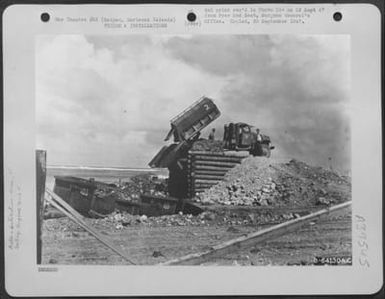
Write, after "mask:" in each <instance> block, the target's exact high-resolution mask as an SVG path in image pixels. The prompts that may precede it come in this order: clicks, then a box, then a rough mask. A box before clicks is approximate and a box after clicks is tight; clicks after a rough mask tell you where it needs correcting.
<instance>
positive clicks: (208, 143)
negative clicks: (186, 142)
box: [190, 139, 223, 152]
mask: <svg viewBox="0 0 385 299" xmlns="http://www.w3.org/2000/svg"><path fill="white" fill-rule="evenodd" d="M190 150H192V151H208V152H223V141H220V140H207V139H199V140H197V141H195V142H194V143H193V145H192V147H191V149H190Z"/></svg>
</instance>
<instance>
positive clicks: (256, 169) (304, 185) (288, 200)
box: [195, 157, 351, 206]
mask: <svg viewBox="0 0 385 299" xmlns="http://www.w3.org/2000/svg"><path fill="white" fill-rule="evenodd" d="M350 192H351V184H350V179H349V178H347V177H343V176H340V175H338V174H337V173H335V172H332V171H330V170H327V169H324V168H322V167H314V166H309V165H307V164H306V163H304V162H300V161H298V160H290V162H288V163H282V162H276V161H274V160H273V159H268V158H263V157H248V158H246V159H244V160H243V161H242V164H240V165H238V166H236V167H234V168H233V169H231V170H230V171H229V172H228V173H227V174H226V175H225V178H224V181H222V182H219V183H218V184H217V185H215V186H213V187H211V188H210V189H208V190H206V191H204V192H202V193H201V194H199V195H198V196H197V197H196V198H195V201H197V202H200V203H202V204H214V203H218V204H223V205H242V206H285V205H289V204H290V205H293V204H294V205H303V204H307V205H308V204H310V205H316V204H318V205H320V204H321V205H329V204H331V203H334V202H337V203H338V202H342V201H346V200H349V199H350V198H351V194H350Z"/></svg>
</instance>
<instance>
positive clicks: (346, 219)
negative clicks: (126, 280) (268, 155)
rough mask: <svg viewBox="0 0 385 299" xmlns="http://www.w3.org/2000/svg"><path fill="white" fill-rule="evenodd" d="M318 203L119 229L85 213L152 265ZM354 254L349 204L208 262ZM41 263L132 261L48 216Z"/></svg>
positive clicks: (308, 260)
mask: <svg viewBox="0 0 385 299" xmlns="http://www.w3.org/2000/svg"><path fill="white" fill-rule="evenodd" d="M315 209H317V207H310V208H306V209H305V208H303V207H298V208H291V209H290V210H289V211H287V210H286V211H284V210H282V209H277V208H275V209H268V208H259V209H255V210H254V211H253V212H252V213H250V210H248V209H245V208H240V209H233V210H232V211H231V212H228V211H229V210H226V211H227V212H222V214H221V212H220V211H219V212H218V214H217V215H216V216H215V218H214V219H212V218H208V219H206V220H199V221H198V222H197V223H198V225H180V223H179V224H177V225H175V224H167V225H164V224H161V225H159V224H154V222H151V221H148V222H144V223H135V224H130V225H127V226H125V227H124V228H123V229H120V230H117V229H115V227H114V226H112V225H106V224H105V223H104V222H101V221H98V220H93V219H87V222H89V223H90V224H91V225H93V226H94V227H95V228H96V229H98V230H99V231H100V232H101V233H102V234H103V235H105V236H106V237H108V238H109V239H110V240H112V242H113V243H114V244H115V245H118V246H120V248H121V249H122V250H124V251H126V252H128V253H129V255H130V256H131V257H132V260H133V261H134V262H135V263H136V264H140V265H153V264H157V263H161V262H165V261H167V260H170V259H174V258H176V257H180V256H183V255H186V254H189V253H194V252H198V251H203V250H207V249H209V248H210V247H211V246H213V245H216V244H218V243H222V242H224V241H227V240H230V239H233V238H236V237H240V236H242V235H245V234H248V233H251V232H254V231H257V230H260V229H263V228H266V227H268V226H271V225H273V224H276V223H280V222H284V221H287V220H288V219H289V218H290V217H293V215H303V214H307V213H309V212H310V211H314V210H315ZM318 209H319V208H318ZM194 217H195V216H194ZM224 219H226V221H225V222H223V221H224ZM246 219H248V221H246ZM149 220H151V219H149ZM177 223H178V222H177ZM350 255H351V209H350V208H345V209H343V210H341V211H339V212H336V213H333V214H332V215H326V216H324V217H322V218H320V219H319V220H317V221H315V222H311V223H310V224H307V225H305V226H303V227H302V228H301V229H300V230H298V231H297V232H295V233H291V234H288V235H285V236H281V237H278V238H276V239H274V240H270V241H268V242H266V243H264V244H261V245H258V246H255V247H254V248H248V249H247V250H243V251H242V252H236V253H234V254H231V255H228V256H225V257H222V258H220V259H217V260H214V261H210V262H209V263H207V265H269V264H271V265H287V264H289V265H301V264H302V265H304V264H312V263H313V260H314V256H350ZM43 263H44V264H73V265H83V264H97V265H104V264H108V265H125V264H128V262H127V261H125V260H124V259H123V258H121V257H120V256H118V255H116V254H115V253H113V252H112V251H111V250H109V249H108V248H106V247H105V246H104V245H102V244H101V243H100V242H98V241H97V240H96V239H94V237H92V236H91V235H89V234H88V233H87V232H85V231H83V230H82V229H81V228H80V227H78V226H77V225H76V224H74V223H72V222H71V221H70V220H69V219H67V218H59V219H49V220H45V223H44V227H43Z"/></svg>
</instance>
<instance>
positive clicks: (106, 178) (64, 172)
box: [46, 166, 168, 189]
mask: <svg viewBox="0 0 385 299" xmlns="http://www.w3.org/2000/svg"><path fill="white" fill-rule="evenodd" d="M138 174H153V175H159V176H165V177H168V170H167V169H152V168H139V169H138V168H99V167H67V166H48V167H47V178H46V186H47V187H48V188H50V189H52V188H53V186H54V183H55V176H74V177H78V178H83V179H89V178H94V179H95V180H96V181H101V182H106V183H117V182H119V180H121V181H122V182H124V181H125V180H127V179H129V178H130V177H132V176H135V175H138Z"/></svg>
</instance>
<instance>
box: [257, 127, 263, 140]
mask: <svg viewBox="0 0 385 299" xmlns="http://www.w3.org/2000/svg"><path fill="white" fill-rule="evenodd" d="M256 132H257V142H262V135H261V133H260V132H259V129H257V130H256Z"/></svg>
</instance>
